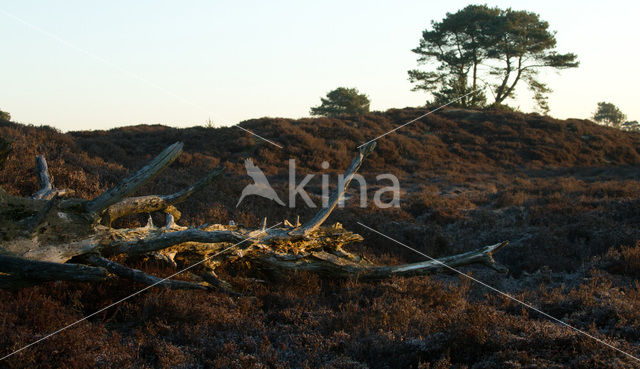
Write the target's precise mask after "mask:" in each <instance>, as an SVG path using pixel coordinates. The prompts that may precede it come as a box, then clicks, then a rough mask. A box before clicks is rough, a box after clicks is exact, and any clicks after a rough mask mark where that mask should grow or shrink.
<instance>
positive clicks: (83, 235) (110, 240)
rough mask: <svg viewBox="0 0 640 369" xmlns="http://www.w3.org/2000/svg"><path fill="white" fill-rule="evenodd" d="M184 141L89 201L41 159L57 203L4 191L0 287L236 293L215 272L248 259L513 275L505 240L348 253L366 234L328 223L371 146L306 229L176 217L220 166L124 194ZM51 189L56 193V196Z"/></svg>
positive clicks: (363, 271) (43, 178) (322, 267)
mask: <svg viewBox="0 0 640 369" xmlns="http://www.w3.org/2000/svg"><path fill="white" fill-rule="evenodd" d="M182 146H183V145H182V143H180V142H177V143H175V144H173V145H171V146H169V147H168V148H167V149H165V150H164V151H163V152H162V153H160V154H159V155H158V156H157V157H156V158H155V159H153V160H152V161H151V162H150V163H149V164H148V165H146V166H145V167H143V168H142V169H140V170H139V171H138V172H136V173H135V174H133V175H131V176H129V177H127V178H125V179H123V180H122V181H121V182H120V183H118V184H117V185H115V186H114V187H113V188H111V189H110V190H108V191H106V192H104V193H103V194H101V195H100V196H98V197H96V198H95V199H93V200H90V201H86V200H82V199H59V198H58V192H55V191H57V190H55V188H54V187H53V184H52V182H51V178H50V176H49V175H48V170H47V167H46V161H45V160H44V158H41V160H40V159H39V160H38V163H39V164H38V165H37V167H38V173H39V178H40V191H39V192H38V193H39V194H38V195H37V197H38V198H42V199H45V198H50V200H48V201H43V200H38V199H35V198H32V199H26V198H19V197H14V196H10V195H8V194H7V193H6V192H4V191H1V190H0V225H2V227H0V236H2V238H1V239H3V240H4V241H2V242H1V243H0V255H2V257H0V264H2V265H0V287H6V288H18V287H20V286H27V285H31V284H34V283H39V282H44V281H49V280H75V281H97V280H103V279H105V278H106V276H107V273H111V274H113V275H116V276H118V277H122V278H128V279H131V280H134V281H137V282H140V283H146V284H148V285H162V286H166V287H169V288H196V289H206V288H209V287H215V288H218V289H222V290H225V291H227V292H230V293H232V288H231V286H230V285H229V284H228V283H226V282H224V281H222V280H221V279H219V278H218V276H217V275H216V274H215V268H216V267H217V266H218V265H220V264H221V263H227V262H233V261H235V260H238V259H243V260H246V261H247V262H249V263H251V264H253V265H254V266H255V267H256V269H259V270H263V271H264V272H267V273H268V274H280V273H284V272H288V271H292V270H306V271H310V272H314V273H319V274H323V275H325V276H326V277H329V278H352V277H356V278H362V279H372V280H375V279H382V278H388V277H392V276H396V275H399V276H404V275H407V276H408V275H420V274H426V273H436V272H442V271H443V270H444V269H446V268H445V267H444V264H446V265H448V266H450V267H459V266H462V265H467V264H477V263H479V264H484V265H486V266H488V267H490V268H493V269H494V270H497V271H499V272H505V271H506V268H505V267H503V266H501V265H499V264H497V263H495V261H494V260H493V257H492V255H493V253H495V252H496V251H498V250H500V249H501V248H503V247H504V246H505V245H506V244H507V243H506V242H503V243H500V244H496V245H491V246H486V247H484V248H481V249H477V250H473V251H469V252H466V253H463V254H459V255H454V256H449V257H446V258H443V259H440V260H439V261H433V260H431V261H426V262H421V263H412V264H405V265H393V266H386V265H374V264H372V263H370V262H369V261H367V260H366V259H364V258H362V257H360V256H357V255H353V254H351V253H349V252H348V251H346V250H345V249H344V247H345V246H347V245H349V244H351V243H354V242H360V241H362V237H361V236H360V235H358V234H355V233H353V232H350V231H348V230H345V229H344V228H342V226H341V225H340V224H339V223H337V224H334V225H333V226H330V227H327V226H322V224H323V223H324V222H325V221H326V219H327V218H328V217H329V215H330V214H331V212H332V211H333V210H335V208H336V207H337V205H338V203H339V202H340V200H341V198H342V197H343V196H344V194H345V192H346V190H347V187H348V186H349V183H350V182H351V181H352V179H353V178H354V176H355V174H356V172H357V171H358V169H359V168H360V167H361V166H362V164H363V162H364V159H365V158H366V157H367V156H368V155H369V154H370V153H371V152H372V151H373V149H374V147H375V143H374V142H372V143H369V144H367V145H365V146H363V147H362V148H361V149H360V150H359V151H358V153H357V154H356V156H355V158H354V159H353V161H352V162H351V164H350V165H349V167H348V168H347V170H346V172H345V175H344V176H343V178H344V180H343V181H341V183H340V184H339V185H338V186H337V187H336V189H335V190H334V192H333V193H332V195H331V196H330V198H329V204H328V206H327V207H325V208H322V209H320V210H319V211H318V213H317V214H316V215H315V216H313V217H312V218H311V219H309V220H308V221H307V222H304V223H303V224H302V225H301V224H300V220H299V217H298V219H296V222H295V225H293V224H292V223H290V222H288V221H285V222H284V225H283V226H282V227H278V226H274V227H270V228H267V222H266V219H264V220H263V221H262V224H261V226H260V227H258V228H253V229H252V228H245V227H243V226H239V225H235V224H234V223H233V222H230V224H229V225H220V224H215V225H209V226H201V227H198V228H187V227H180V226H178V225H177V224H176V223H175V220H177V219H178V218H179V217H180V212H179V211H178V210H177V209H176V207H175V205H176V204H178V203H180V202H181V201H183V200H184V199H186V198H187V197H188V196H190V195H191V194H193V193H194V192H196V191H198V190H199V189H201V188H203V186H205V185H206V184H207V183H209V182H211V180H212V179H214V178H215V177H217V176H218V175H219V174H220V173H221V171H222V169H220V168H216V169H215V170H213V171H211V172H210V173H209V174H207V176H205V177H204V178H202V179H201V180H199V181H198V182H196V183H195V184H193V185H192V186H190V187H187V188H185V189H184V190H182V191H179V192H176V193H174V194H171V195H149V196H140V197H133V198H129V197H127V196H129V195H131V194H133V193H134V192H135V191H136V190H137V189H139V188H140V187H141V186H142V185H144V184H145V183H147V182H148V181H150V180H151V179H152V178H154V177H155V176H157V175H158V174H160V173H161V172H162V171H164V170H165V169H166V168H167V166H168V165H170V164H171V163H172V162H173V161H174V160H175V159H176V158H177V157H178V155H179V154H180V153H181V151H182ZM51 193H55V194H54V195H53V196H51V197H50V194H51ZM34 197H36V196H34ZM16 209H19V211H16ZM154 211H162V212H165V213H166V214H167V224H166V225H165V226H164V227H155V226H154V225H153V222H152V221H151V218H150V220H149V223H148V225H147V226H145V227H140V228H131V229H114V228H111V223H112V221H113V220H115V219H117V218H119V217H121V216H123V215H128V214H136V213H142V212H148V213H151V212H154ZM16 213H18V214H25V217H24V219H18V220H15V219H13V218H12V217H14V215H15V214H16ZM118 255H123V256H125V259H130V258H137V259H140V258H147V257H151V258H156V259H162V260H166V261H167V262H168V263H170V264H172V265H174V266H178V267H188V268H190V266H193V265H194V263H197V264H199V265H197V268H194V269H193V270H190V272H193V273H195V274H197V275H198V276H199V277H200V278H201V279H202V282H199V283H191V282H185V281H176V280H163V279H162V278H159V277H155V276H152V275H149V274H146V273H144V272H142V271H140V270H136V269H133V268H130V267H127V266H126V265H124V264H120V263H116V262H114V261H112V260H110V259H108V257H115V256H118ZM125 263H126V260H125ZM85 264H86V265H85Z"/></svg>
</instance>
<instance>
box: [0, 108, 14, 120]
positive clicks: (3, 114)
mask: <svg viewBox="0 0 640 369" xmlns="http://www.w3.org/2000/svg"><path fill="white" fill-rule="evenodd" d="M0 120H7V121H9V120H11V114H9V113H7V112H6V111H2V110H0Z"/></svg>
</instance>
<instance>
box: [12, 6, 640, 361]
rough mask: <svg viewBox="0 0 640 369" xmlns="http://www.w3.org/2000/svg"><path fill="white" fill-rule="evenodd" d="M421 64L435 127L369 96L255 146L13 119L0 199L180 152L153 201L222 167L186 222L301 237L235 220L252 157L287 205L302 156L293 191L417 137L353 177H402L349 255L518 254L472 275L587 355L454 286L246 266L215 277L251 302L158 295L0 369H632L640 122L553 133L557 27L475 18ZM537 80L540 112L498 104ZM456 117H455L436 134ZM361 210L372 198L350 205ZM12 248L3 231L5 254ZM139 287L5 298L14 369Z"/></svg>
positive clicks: (283, 214)
mask: <svg viewBox="0 0 640 369" xmlns="http://www.w3.org/2000/svg"><path fill="white" fill-rule="evenodd" d="M413 51H414V52H415V53H416V54H418V57H419V58H418V63H419V64H420V65H426V66H427V67H428V68H429V69H427V70H422V69H415V70H411V71H409V78H410V80H411V81H412V82H413V83H414V87H415V89H416V90H425V91H427V92H429V93H430V94H431V97H432V99H431V100H430V101H429V102H428V103H427V105H426V106H425V107H420V108H405V109H390V110H387V111H384V112H370V101H369V98H368V96H367V95H365V94H363V93H361V92H360V91H358V90H357V89H355V88H345V87H339V88H337V89H335V90H333V91H331V92H329V93H327V95H326V97H324V98H322V99H321V104H320V105H319V106H317V107H313V108H311V112H310V113H311V114H312V115H319V116H320V117H317V118H304V119H297V120H293V119H285V118H261V119H253V120H248V121H244V122H241V123H239V126H240V127H241V128H243V129H238V128H237V127H223V128H215V127H214V124H213V121H211V119H209V120H208V123H207V124H206V126H205V127H191V128H174V127H168V126H163V125H136V126H129V127H123V128H117V129H111V130H105V131H97V130H96V131H77V132H68V133H61V132H59V131H58V130H56V129H54V128H51V127H46V126H41V127H36V126H32V125H25V124H19V123H15V122H11V116H10V115H9V114H8V113H5V112H2V111H0V201H4V200H3V199H5V198H7V196H6V194H9V195H14V196H29V195H31V194H32V193H34V192H35V191H36V190H37V186H38V185H37V183H36V180H35V177H34V175H33V173H34V157H35V156H36V155H41V154H42V155H44V156H45V157H46V158H47V160H48V163H49V170H50V173H51V176H52V178H53V180H54V181H55V184H56V186H57V187H59V188H68V189H72V190H74V191H75V196H77V197H80V198H93V197H95V196H97V195H98V194H100V193H102V192H103V191H105V190H106V189H108V188H110V187H111V186H113V185H115V184H116V183H118V182H119V181H120V180H121V179H122V178H123V177H124V176H125V175H127V174H128V173H131V172H132V171H134V170H137V169H139V168H140V167H141V166H142V165H144V164H146V163H147V162H148V161H149V160H150V159H151V158H152V157H153V156H154V155H155V154H157V153H159V152H160V151H162V150H163V149H164V148H165V147H167V146H169V145H171V144H172V143H174V142H176V141H182V142H184V143H185V145H184V148H185V152H184V153H183V154H182V155H181V156H180V157H179V158H178V159H177V160H176V161H175V162H174V163H173V164H172V165H171V166H170V167H169V168H168V169H167V170H166V172H165V173H164V174H163V175H162V176H161V177H158V178H156V180H155V181H152V182H150V183H149V184H147V185H145V186H144V187H142V188H141V189H140V191H139V193H140V194H149V193H157V194H165V193H167V194H168V193H174V192H176V191H179V190H181V189H183V188H184V187H185V186H187V185H189V184H191V183H193V182H195V181H196V180H198V179H199V178H200V177H202V176H203V175H204V174H205V173H208V172H209V171H211V170H212V169H213V168H216V167H217V166H219V165H222V166H224V167H225V168H226V170H225V172H224V174H223V175H222V176H221V177H220V178H218V179H217V180H215V181H213V183H211V184H209V185H207V186H206V187H205V188H204V189H203V190H202V191H200V192H198V193H196V194H194V195H193V196H192V197H190V198H189V199H187V200H186V201H185V202H184V203H183V205H182V206H181V210H182V218H181V219H180V220H179V224H181V225H201V224H204V223H208V224H229V222H230V221H233V222H234V223H235V224H244V225H247V226H251V227H259V226H260V224H261V219H262V218H263V217H267V219H269V220H270V223H271V221H275V222H278V221H281V220H282V219H285V218H286V219H296V216H298V215H299V216H300V217H301V219H302V220H304V219H308V218H309V217H310V216H312V215H313V214H315V213H316V212H317V209H311V208H308V207H305V206H299V207H297V208H295V209H292V208H288V207H285V206H280V205H278V204H276V203H275V202H272V201H270V200H267V199H264V198H261V197H256V196H248V197H247V198H246V199H244V200H243V201H242V203H241V204H240V206H237V204H238V202H237V200H238V198H239V196H240V194H241V192H242V190H243V188H244V187H245V185H247V184H250V183H251V180H250V179H249V178H248V177H247V175H246V171H245V166H244V163H245V160H246V159H247V158H252V160H253V162H254V163H255V164H256V165H257V166H258V167H259V168H260V169H261V170H262V171H263V172H264V174H265V175H266V176H267V177H268V179H269V182H270V184H271V185H272V187H273V188H274V190H275V192H276V193H278V194H280V196H281V197H282V198H286V195H284V194H285V193H286V191H287V189H288V172H287V169H288V168H287V163H288V160H289V159H295V160H296V163H297V168H296V169H297V171H298V173H301V174H302V173H305V174H321V173H328V174H329V175H330V177H331V181H332V182H333V183H335V181H336V177H337V174H338V173H342V172H343V171H344V169H345V168H346V167H347V166H348V165H349V161H350V159H351V157H352V156H353V151H354V148H356V147H357V146H359V145H361V144H362V143H364V142H366V141H368V140H369V139H372V138H374V137H378V136H380V135H382V134H385V133H387V132H389V131H390V130H392V129H394V128H396V127H397V126H398V125H399V124H402V123H404V122H408V121H411V120H414V119H415V122H414V123H412V124H411V126H409V127H406V128H405V129H402V130H399V131H397V132H394V133H393V134H390V135H387V136H385V137H383V138H382V139H380V140H378V147H377V148H376V150H375V151H374V152H373V153H372V154H371V156H370V158H369V159H368V161H367V162H366V163H365V164H364V165H363V167H362V168H361V170H360V172H359V173H361V174H362V175H363V176H364V177H365V178H366V179H367V180H368V182H369V183H370V184H374V187H370V188H369V192H370V193H372V192H374V191H375V190H376V188H375V186H376V180H375V178H376V175H378V174H380V173H391V174H394V175H395V176H396V177H398V178H399V180H400V184H401V190H402V193H401V200H400V207H399V208H388V209H380V208H375V207H365V208H362V207H359V206H358V201H347V205H346V207H345V208H343V209H338V210H337V211H335V212H334V213H332V215H331V217H330V219H329V222H328V223H334V222H341V223H343V224H344V227H345V228H347V229H349V230H351V231H354V232H357V233H360V234H361V235H362V236H363V237H364V241H363V242H361V243H359V244H357V245H355V246H353V248H354V250H353V251H356V252H358V253H359V254H362V255H364V256H365V257H366V258H367V259H368V260H370V261H372V262H374V263H378V264H400V263H405V262H416V261H422V260H424V257H422V256H420V255H418V254H416V253H415V252H412V251H409V250H407V249H405V248H402V247H400V246H399V245H398V244H396V243H393V242H391V241H390V240H388V239H385V238H383V237H380V236H379V235H376V234H375V233H373V232H370V231H367V229H365V228H363V227H362V226H360V225H359V223H363V224H367V225H368V226H370V227H372V228H375V229H378V230H380V231H381V232H384V233H385V234H387V235H389V236H390V237H393V238H395V239H397V240H399V241H401V242H403V243H405V244H407V245H410V246H411V247H414V248H415V249H417V250H419V251H420V252H422V253H424V254H427V255H430V256H432V257H440V256H445V255H451V254H456V253H460V252H465V251H468V250H471V249H475V248H477V247H480V246H484V245H488V244H493V243H496V242H500V241H504V240H510V241H511V243H510V245H509V247H508V248H506V249H505V250H503V251H502V252H501V253H499V254H496V255H495V257H496V259H498V261H499V262H500V263H502V264H504V265H506V266H508V268H509V272H508V274H506V275H502V274H496V273H495V272H493V271H490V270H487V269H486V268H479V267H475V266H469V267H464V268H463V269H462V271H463V272H465V273H469V274H471V275H472V276H473V277H474V278H478V279H479V280H482V281H484V282H486V283H488V284H490V285H492V286H494V287H496V288H497V289H499V290H502V291H505V292H506V293H509V294H510V295H512V296H514V297H516V298H518V299H520V300H524V301H527V302H529V303H531V304H532V305H534V306H535V307H537V308H539V309H540V310H541V311H544V312H546V313H548V314H551V315H552V316H554V317H557V318H559V319H561V320H562V321H563V322H565V323H566V324H570V325H572V326H574V327H576V328H578V329H581V330H583V331H586V332H588V334H590V335H591V336H592V338H589V337H586V336H585V335H581V334H578V333H577V332H576V331H574V330H571V329H568V328H567V327H565V326H563V325H561V324H558V323H557V322H553V321H551V320H549V319H548V318H547V317H545V316H543V315H542V314H540V313H538V312H536V311H533V310H530V309H527V308H525V307H523V306H522V305H520V304H517V303H515V302H514V301H513V300H510V299H507V298H504V296H501V295H499V294H495V293H493V292H492V291H491V290H489V289H486V288H484V287H482V286H480V285H478V284H476V283H473V282H471V281H470V280H469V279H467V278H465V277H463V276H459V275H447V274H441V275H435V276H414V277H394V278H391V279H389V280H385V281H383V282H379V281H378V282H367V281H362V280H359V279H357V278H350V279H344V280H335V279H326V278H322V277H320V276H318V275H316V274H312V273H307V272H292V273H291V274H289V275H281V276H280V277H279V278H278V279H271V277H270V276H267V275H264V273H262V272H261V271H259V270H255V269H254V268H250V266H249V265H248V264H246V263H244V262H242V259H238V261H237V262H233V263H229V264H228V265H225V267H224V268H222V269H221V270H219V271H218V272H219V275H220V276H221V277H223V278H224V279H225V280H227V281H229V282H230V283H231V284H232V285H233V287H234V288H235V290H236V291H239V292H240V295H237V296H236V295H232V294H228V293H226V292H225V291H206V292H205V291H194V290H190V291H172V290H165V289H162V288H152V289H150V290H148V291H144V293H141V294H138V295H135V296H133V297H132V298H131V299H129V300H127V301H125V302H123V303H120V304H118V305H116V306H114V307H113V308H111V309H107V310H105V311H102V312H100V313H99V314H97V315H94V316H91V317H90V318H89V319H87V320H86V321H83V322H81V323H79V324H77V325H75V326H73V327H72V328H70V329H68V330H65V331H62V332H61V333H59V334H56V335H54V336H52V337H51V338H49V339H47V340H44V341H42V342H40V343H38V344H37V345H34V346H32V347H29V348H28V349H26V350H24V351H21V352H19V353H17V354H16V355H14V356H12V357H10V358H8V359H7V360H5V361H2V362H0V367H11V368H33V367H43V368H59V367H64V368H86V367H96V368H112V367H135V368H201V367H213V368H289V367H295V368H327V369H329V368H335V369H338V368H343V369H346V368H369V367H370V368H404V367H408V368H409V367H410V368H425V369H426V368H559V367H572V368H594V367H610V368H632V367H637V366H636V365H637V363H636V361H634V360H633V359H632V358H630V357H629V356H625V355H624V354H621V353H620V352H617V351H615V350H612V349H611V347H608V346H606V345H603V344H601V343H599V342H597V341H595V340H594V339H593V337H595V338H597V339H599V340H603V341H606V342H607V343H608V344H611V345H613V346H615V347H617V348H618V349H620V350H623V351H625V352H630V353H637V352H638V348H639V347H640V312H639V311H640V310H639V309H638V305H639V301H640V284H638V282H637V278H638V277H639V276H640V228H639V227H638V225H639V224H640V171H639V168H640V132H637V131H638V128H640V126H639V125H638V123H637V122H636V121H626V116H625V115H624V114H623V113H622V112H621V111H620V109H618V108H617V107H616V106H615V105H613V104H611V103H605V102H601V103H599V104H598V107H597V110H596V112H595V113H594V116H593V119H594V120H595V121H596V123H594V122H593V121H590V120H586V119H567V120H558V119H554V118H552V117H549V116H547V115H546V113H547V112H548V104H547V97H548V94H549V92H550V89H549V87H548V86H547V85H546V84H545V83H544V82H543V81H541V80H540V79H539V74H538V73H539V70H541V68H551V69H566V68H574V67H577V66H578V60H577V56H576V55H574V54H573V53H560V52H558V51H557V50H556V40H555V36H554V33H553V32H552V31H551V30H550V28H549V24H548V23H547V22H545V21H544V20H541V19H540V17H539V16H538V15H537V14H534V13H531V12H527V11H515V10H512V9H506V10H505V9H500V8H491V7H488V6H475V5H474V6H468V7H466V8H464V9H462V10H460V11H458V12H456V13H450V14H447V15H446V17H445V18H444V19H442V20H441V21H434V22H433V23H432V24H431V27H430V28H428V29H426V30H425V31H424V32H423V34H422V38H421V39H420V41H419V45H418V47H416V48H415V49H414V50H413ZM523 82H524V83H526V84H527V86H528V87H529V89H530V90H532V91H533V96H534V99H535V100H536V102H537V104H538V107H539V109H540V113H542V114H539V113H523V112H519V111H516V110H515V109H511V108H509V107H507V106H506V105H505V103H506V102H507V101H508V99H509V98H511V97H513V96H514V93H515V91H516V87H518V86H520V85H521V84H522V83H523ZM487 93H490V95H487ZM461 96H463V98H462V99H459V100H455V99H458V98H459V97H461ZM489 96H492V98H489ZM451 100H455V101H454V103H453V104H452V105H451V106H450V107H447V108H445V109H442V110H439V111H437V112H435V113H434V114H430V115H428V116H424V114H425V112H426V111H429V110H432V109H434V108H437V107H439V106H440V104H442V103H447V102H449V101H451ZM597 123H599V124H597ZM249 131H250V132H253V133H255V134H257V135H259V136H260V137H265V138H268V139H270V140H273V141H275V142H276V143H278V144H279V145H281V146H282V148H279V147H277V146H275V145H272V144H270V143H268V142H266V141H264V140H262V139H261V138H258V136H255V135H252V134H250V133H249ZM325 161H327V162H328V163H329V167H328V168H326V165H323V162H325ZM316 178H318V176H316ZM369 179H371V180H370V181H369ZM320 188H321V183H320V181H319V180H318V181H315V182H314V181H312V182H310V183H309V185H308V186H307V190H308V192H309V193H311V195H312V197H313V200H314V201H315V202H316V203H320V202H321V190H320ZM348 195H354V196H353V197H357V195H358V193H357V189H352V190H350V192H349V193H348ZM19 211H20V210H19V209H17V208H13V207H10V206H9V204H6V203H1V202H0V212H1V213H0V215H2V216H4V218H5V219H6V218H10V217H15V218H16V219H17V218H19V217H20V216H22V215H24V214H18V212H19ZM148 216H149V215H148V214H138V215H129V216H125V217H122V218H120V219H118V220H116V221H115V222H114V223H113V224H112V226H113V227H115V228H123V227H137V226H143V225H145V224H147V220H148ZM150 216H151V217H152V219H153V220H154V223H155V224H164V222H165V219H164V217H165V215H164V214H160V213H152V214H151V215H150ZM54 231H55V230H54ZM7 239H8V236H7V234H6V232H4V230H3V229H1V228H0V242H2V241H7ZM132 266H134V267H137V268H140V269H141V270H143V271H146V272H148V273H150V274H154V275H162V276H168V275H171V274H172V273H175V272H176V270H177V269H176V267H175V266H171V265H166V264H162V263H156V262H148V261H147V262H143V261H142V260H141V261H140V262H139V263H138V264H136V265H132ZM178 278H181V277H178ZM267 281H268V282H267ZM142 287H144V286H143V285H138V284H135V283H132V282H130V281H127V280H124V279H118V278H110V279H108V280H106V281H103V282H97V283H91V284H89V283H72V282H48V283H45V284H42V285H38V286H32V287H27V288H23V289H21V290H18V291H5V290H0V322H2V324H0V347H2V352H0V355H6V354H9V353H10V352H12V351H13V350H16V349H19V348H21V347H23V346H24V345H27V344H29V343H31V342H33V341H35V340H38V339H40V338H42V337H43V336H44V335H45V334H48V333H51V332H54V331H56V330H57V329H59V328H61V327H63V326H65V325H67V324H69V323H72V322H74V321H77V320H78V319H81V318H83V317H86V316H88V315H89V314H92V313H94V312H95V311H97V310H99V309H101V308H103V307H105V306H107V305H109V304H111V303H114V302H117V301H118V300H120V299H121V298H123V297H125V296H129V295H130V294H132V293H134V292H136V291H139V290H140V289H141V288H142Z"/></svg>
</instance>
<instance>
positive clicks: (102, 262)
mask: <svg viewBox="0 0 640 369" xmlns="http://www.w3.org/2000/svg"><path fill="white" fill-rule="evenodd" d="M85 260H86V261H87V262H88V263H89V264H92V265H95V266H98V267H101V268H104V269H106V270H108V271H109V272H110V273H113V274H115V275H117V276H118V277H122V278H126V279H130V280H132V281H135V282H138V283H143V284H148V285H156V286H161V287H168V288H172V289H198V290H207V289H208V287H207V286H205V285H201V284H197V283H189V282H185V281H178V280H173V279H165V280H163V279H162V278H158V277H155V276H152V275H149V274H147V273H144V272H142V271H140V270H138V269H132V268H128V267H126V266H124V265H120V264H118V263H116V262H115V261H112V260H109V259H107V258H103V257H102V256H99V255H96V254H88V255H86V257H85Z"/></svg>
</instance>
